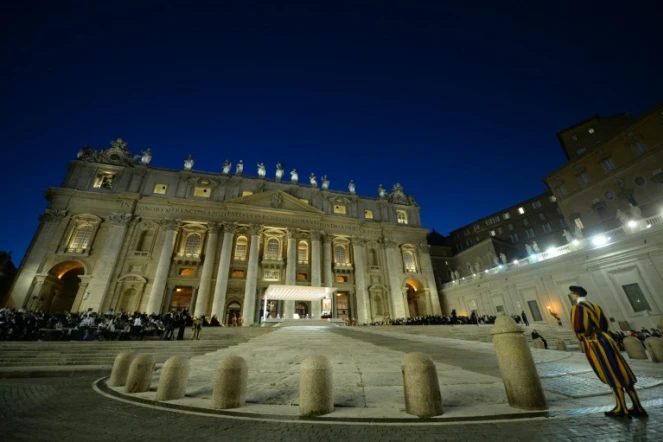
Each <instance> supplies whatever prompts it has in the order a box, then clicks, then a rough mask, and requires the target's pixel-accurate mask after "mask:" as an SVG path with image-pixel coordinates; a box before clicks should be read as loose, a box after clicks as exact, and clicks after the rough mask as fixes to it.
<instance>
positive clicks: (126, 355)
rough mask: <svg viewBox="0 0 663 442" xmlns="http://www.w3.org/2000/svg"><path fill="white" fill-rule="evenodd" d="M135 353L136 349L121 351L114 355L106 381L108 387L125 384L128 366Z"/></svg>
mask: <svg viewBox="0 0 663 442" xmlns="http://www.w3.org/2000/svg"><path fill="white" fill-rule="evenodd" d="M137 354H138V353H137V352H136V351H122V352H120V353H119V354H118V355H117V356H116V357H115V362H113V369H112V370H111V375H110V378H109V379H108V382H107V385H108V386H109V387H121V386H122V385H124V384H126V382H127V375H128V374H129V367H130V366H131V362H132V361H133V360H134V358H135V357H136V355H137Z"/></svg>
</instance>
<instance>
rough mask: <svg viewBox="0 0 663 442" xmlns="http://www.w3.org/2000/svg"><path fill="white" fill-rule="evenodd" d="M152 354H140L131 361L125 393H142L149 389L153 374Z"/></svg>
mask: <svg viewBox="0 0 663 442" xmlns="http://www.w3.org/2000/svg"><path fill="white" fill-rule="evenodd" d="M154 365H155V364H154V355H151V354H148V355H145V354H140V355H137V356H136V357H135V358H134V360H133V361H132V362H131V366H130V367H129V374H128V375H127V384H126V385H125V386H124V391H125V393H143V392H145V391H147V390H149V389H150V385H151V384H152V376H153V375H154Z"/></svg>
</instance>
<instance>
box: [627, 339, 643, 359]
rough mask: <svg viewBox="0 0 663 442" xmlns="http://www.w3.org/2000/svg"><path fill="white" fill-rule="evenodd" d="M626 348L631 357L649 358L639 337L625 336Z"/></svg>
mask: <svg viewBox="0 0 663 442" xmlns="http://www.w3.org/2000/svg"><path fill="white" fill-rule="evenodd" d="M624 350H626V353H628V357H629V358H631V359H648V358H647V353H646V352H645V348H644V347H643V346H642V342H640V339H638V338H631V337H628V338H624Z"/></svg>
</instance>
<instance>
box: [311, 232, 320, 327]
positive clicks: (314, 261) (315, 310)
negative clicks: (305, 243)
mask: <svg viewBox="0 0 663 442" xmlns="http://www.w3.org/2000/svg"><path fill="white" fill-rule="evenodd" d="M320 267H321V266H320V232H319V231H317V230H311V287H321V286H322V278H321V276H322V275H320ZM321 304H322V300H321V299H318V300H317V301H311V315H312V316H313V317H314V318H316V319H320V312H321V310H322V305H321Z"/></svg>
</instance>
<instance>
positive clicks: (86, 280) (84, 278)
mask: <svg viewBox="0 0 663 442" xmlns="http://www.w3.org/2000/svg"><path fill="white" fill-rule="evenodd" d="M78 279H80V280H81V282H80V284H79V285H78V291H77V292H76V298H74V303H73V304H72V306H71V311H72V312H80V311H81V303H82V302H83V296H85V293H87V291H88V290H87V287H88V284H90V280H91V279H92V277H91V276H90V275H81V276H79V277H78Z"/></svg>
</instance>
